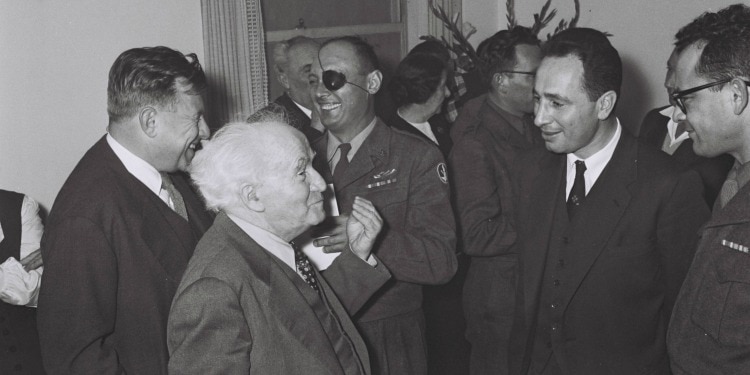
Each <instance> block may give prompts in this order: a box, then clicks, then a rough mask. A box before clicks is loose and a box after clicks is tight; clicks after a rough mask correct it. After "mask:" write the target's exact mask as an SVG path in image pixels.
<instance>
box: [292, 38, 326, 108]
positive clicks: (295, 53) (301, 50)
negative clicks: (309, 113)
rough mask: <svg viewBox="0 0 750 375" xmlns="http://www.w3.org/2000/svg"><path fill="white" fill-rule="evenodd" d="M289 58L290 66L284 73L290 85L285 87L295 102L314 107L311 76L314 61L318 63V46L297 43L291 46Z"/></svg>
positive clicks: (306, 106)
mask: <svg viewBox="0 0 750 375" xmlns="http://www.w3.org/2000/svg"><path fill="white" fill-rule="evenodd" d="M287 59H288V60H287V61H288V66H287V69H286V71H285V72H284V73H283V74H285V75H286V78H287V85H288V87H285V88H286V89H287V91H288V92H289V96H291V98H292V99H293V100H294V101H295V102H297V103H299V104H302V106H304V107H305V108H310V109H312V107H313V102H312V98H311V97H310V82H309V77H310V70H311V69H312V66H313V63H317V59H318V46H317V45H316V44H314V43H302V44H297V45H295V46H293V47H291V48H289V50H288V51H287Z"/></svg>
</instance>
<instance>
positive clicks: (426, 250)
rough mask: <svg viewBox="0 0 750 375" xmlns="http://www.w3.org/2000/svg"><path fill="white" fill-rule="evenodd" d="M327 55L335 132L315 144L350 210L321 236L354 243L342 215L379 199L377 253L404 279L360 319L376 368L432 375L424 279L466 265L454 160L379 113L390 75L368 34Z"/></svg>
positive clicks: (325, 119) (326, 97)
mask: <svg viewBox="0 0 750 375" xmlns="http://www.w3.org/2000/svg"><path fill="white" fill-rule="evenodd" d="M318 57H319V61H318V64H314V65H313V72H312V74H311V76H310V84H311V87H310V89H311V93H312V96H313V101H314V106H315V110H316V111H317V112H318V113H319V115H320V120H321V122H322V123H323V125H324V126H325V127H326V129H327V134H324V136H323V137H321V138H320V139H318V140H317V141H316V142H315V143H314V144H313V150H315V152H316V155H315V167H316V169H317V170H318V171H320V172H321V174H322V175H323V177H324V179H325V180H326V181H327V182H332V183H333V185H334V191H335V194H336V199H337V202H338V205H339V212H340V213H341V214H342V215H341V216H339V217H338V218H336V219H337V220H336V224H337V225H336V226H335V228H334V229H332V230H331V231H330V232H328V233H326V235H329V237H325V238H319V239H316V240H315V245H316V246H324V249H325V250H326V251H333V252H335V251H342V250H344V249H345V248H346V246H347V241H346V232H345V230H344V229H345V226H343V225H342V224H343V223H344V222H345V219H346V217H347V216H348V215H349V213H350V212H351V211H352V203H353V202H354V198H355V197H356V196H361V197H363V198H365V199H368V200H370V201H371V202H372V203H373V205H374V206H375V208H376V209H377V210H378V212H380V213H381V215H382V216H383V221H384V227H383V231H382V233H381V236H382V237H381V238H380V239H379V241H378V242H377V243H376V245H375V247H374V248H373V254H375V255H376V256H377V257H378V259H380V260H381V261H382V262H383V264H385V266H386V267H387V268H388V269H389V270H390V271H391V274H392V275H393V278H394V279H395V280H392V281H391V282H389V283H388V284H386V285H385V286H384V287H383V289H381V290H380V291H378V293H377V294H376V295H375V296H374V297H373V298H372V299H371V300H370V301H368V303H367V304H366V305H365V307H364V308H363V309H362V310H361V311H360V312H359V313H358V314H357V315H355V317H354V318H355V319H356V323H357V326H358V328H359V330H360V333H361V334H362V337H363V338H364V340H365V343H366V345H367V348H368V350H369V353H370V362H371V365H372V373H373V374H426V373H427V359H426V350H425V344H424V341H425V332H424V315H423V312H422V285H431V284H442V283H445V282H447V281H448V280H450V279H451V277H452V276H453V275H454V273H455V272H456V267H457V262H456V255H455V248H456V237H455V233H456V229H455V221H454V218H453V213H452V209H451V206H450V201H449V188H448V176H447V168H446V166H445V163H444V162H443V157H442V155H441V154H440V151H439V150H438V149H437V147H435V146H434V145H433V144H431V142H430V141H429V140H425V139H422V138H421V137H418V136H415V135H412V134H408V133H406V132H402V131H399V130H395V129H391V128H390V127H388V126H387V125H385V124H384V123H383V122H382V121H381V120H380V119H379V118H377V117H376V116H375V106H374V104H375V103H374V95H375V94H376V93H377V92H378V90H379V89H380V87H381V83H382V79H383V75H382V73H381V72H380V70H379V69H378V60H377V57H376V55H375V53H374V51H373V49H372V47H371V46H370V45H369V44H367V42H365V41H364V40H362V39H360V38H357V37H343V38H336V39H333V40H329V41H327V42H326V43H324V44H323V45H322V46H321V49H320V52H319V56H318ZM323 276H324V277H325V273H324V274H323Z"/></svg>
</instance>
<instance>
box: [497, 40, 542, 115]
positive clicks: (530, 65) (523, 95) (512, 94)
mask: <svg viewBox="0 0 750 375" xmlns="http://www.w3.org/2000/svg"><path fill="white" fill-rule="evenodd" d="M541 61H542V50H541V49H540V48H539V47H538V46H534V45H530V44H519V45H517V46H516V65H515V66H514V67H513V69H512V70H513V71H517V72H536V71H537V69H538V68H539V64H540V63H541ZM505 74H506V75H507V77H508V86H507V91H506V101H507V102H508V104H509V106H510V107H511V108H515V109H516V110H517V111H518V112H521V113H533V112H534V97H533V90H534V76H533V75H529V74H519V73H505Z"/></svg>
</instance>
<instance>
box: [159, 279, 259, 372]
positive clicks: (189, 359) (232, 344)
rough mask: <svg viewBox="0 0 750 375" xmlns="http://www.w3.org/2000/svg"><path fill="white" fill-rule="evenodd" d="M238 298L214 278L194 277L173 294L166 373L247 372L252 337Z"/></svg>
mask: <svg viewBox="0 0 750 375" xmlns="http://www.w3.org/2000/svg"><path fill="white" fill-rule="evenodd" d="M239 301H240V298H239V296H237V294H236V293H235V292H234V291H233V290H232V288H231V287H230V286H229V285H227V284H226V283H224V282H223V281H221V280H218V279H214V278H202V279H199V280H197V281H195V282H194V283H193V284H191V285H189V286H188V287H187V288H185V290H184V291H183V292H182V293H180V294H179V295H178V296H177V297H176V298H175V300H174V302H173V304H172V309H171V310H170V313H169V323H168V325H167V346H168V347H169V355H170V358H169V373H170V374H174V375H179V374H201V375H203V374H247V373H249V371H250V368H251V365H252V364H251V363H250V350H251V348H252V337H251V334H250V331H249V329H248V326H247V324H246V323H245V319H246V318H245V316H244V315H243V312H242V308H241V306H240V303H239Z"/></svg>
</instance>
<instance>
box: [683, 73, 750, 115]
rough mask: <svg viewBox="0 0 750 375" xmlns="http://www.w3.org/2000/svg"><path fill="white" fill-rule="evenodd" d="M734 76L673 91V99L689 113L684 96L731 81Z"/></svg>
mask: <svg viewBox="0 0 750 375" xmlns="http://www.w3.org/2000/svg"><path fill="white" fill-rule="evenodd" d="M733 79H734V78H725V79H722V80H718V81H716V82H711V83H707V84H705V85H700V86H696V87H693V88H690V89H687V90H682V91H675V92H674V93H672V99H674V101H675V103H676V104H677V107H679V108H680V111H682V113H684V114H687V107H685V102H684V101H683V100H684V98H685V97H686V96H688V95H690V94H693V93H696V92H698V91H701V90H705V89H707V88H711V87H714V86H718V85H723V84H725V83H727V82H731V81H732V80H733ZM742 82H745V84H747V85H750V81H745V80H742Z"/></svg>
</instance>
